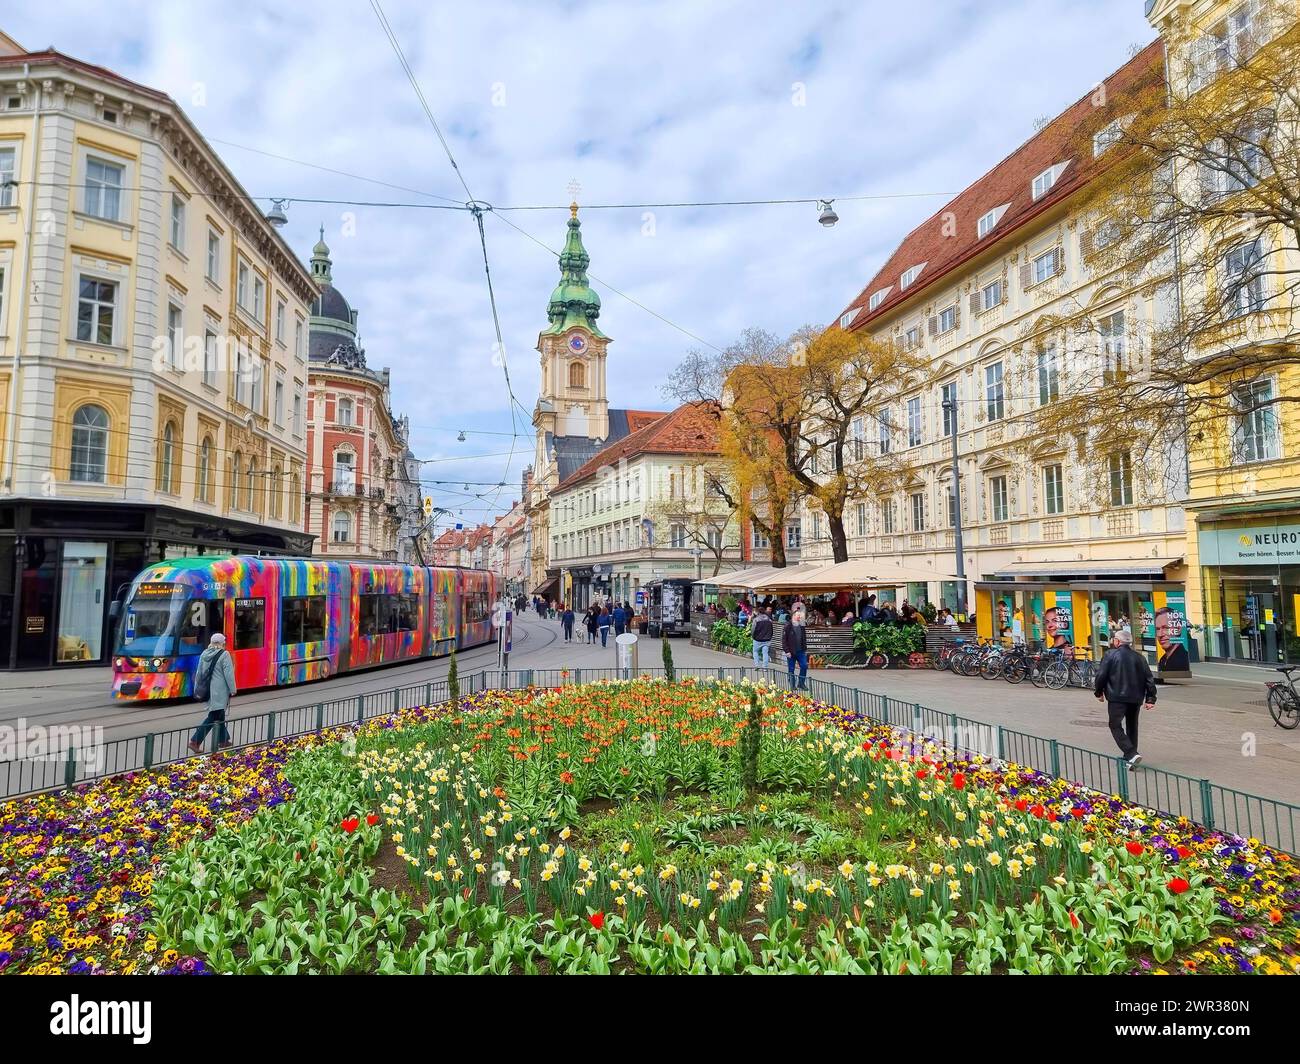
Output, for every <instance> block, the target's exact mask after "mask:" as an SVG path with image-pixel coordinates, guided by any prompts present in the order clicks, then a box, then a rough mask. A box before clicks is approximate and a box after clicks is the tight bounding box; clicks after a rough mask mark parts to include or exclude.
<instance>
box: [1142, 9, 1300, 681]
mask: <svg viewBox="0 0 1300 1064" xmlns="http://www.w3.org/2000/svg"><path fill="white" fill-rule="evenodd" d="M1147 16H1148V18H1149V19H1150V21H1151V23H1152V25H1153V26H1155V27H1156V29H1157V30H1159V31H1160V34H1161V36H1162V38H1164V39H1165V41H1166V42H1167V43H1168V47H1169V53H1170V62H1169V77H1170V87H1171V90H1172V91H1173V93H1174V95H1175V96H1178V97H1180V96H1184V95H1186V96H1188V97H1191V98H1193V99H1195V97H1196V95H1197V94H1199V93H1211V92H1214V91H1216V88H1215V87H1216V85H1218V86H1219V89H1220V91H1223V92H1225V93H1226V94H1229V95H1230V94H1231V93H1232V92H1233V87H1232V86H1231V85H1230V84H1229V85H1222V84H1220V79H1231V78H1234V77H1240V76H1242V75H1245V77H1242V81H1241V83H1240V84H1239V86H1238V87H1239V88H1245V89H1246V91H1248V92H1249V91H1253V89H1251V88H1249V86H1251V85H1252V82H1251V81H1249V80H1248V72H1246V71H1243V70H1239V69H1237V68H1238V67H1239V66H1248V65H1250V64H1252V63H1256V62H1259V61H1260V59H1261V58H1262V55H1263V50H1265V49H1267V48H1268V47H1269V45H1270V42H1276V41H1277V40H1278V38H1279V37H1280V36H1282V35H1283V34H1284V33H1286V32H1288V31H1294V28H1295V25H1296V21H1297V18H1300V4H1297V3H1296V0H1276V2H1272V0H1263V2H1261V0H1201V2H1197V3H1189V2H1187V0H1151V2H1149V3H1148V5H1147ZM1288 47H1291V48H1294V45H1289V46H1288ZM1292 73H1293V74H1294V71H1292ZM1260 105H1261V107H1269V108H1270V109H1271V107H1272V106H1273V103H1272V102H1271V101H1268V100H1262V99H1261V101H1260ZM1210 106H1211V107H1213V105H1210ZM1278 118H1279V125H1280V124H1281V123H1282V122H1286V121H1288V120H1289V122H1290V123H1291V126H1292V129H1294V123H1295V122H1296V120H1297V116H1296V115H1295V114H1294V113H1291V114H1289V115H1287V114H1285V113H1279V114H1278ZM1295 143H1296V140H1295V134H1294V132H1292V133H1291V134H1290V141H1289V144H1290V146H1291V149H1292V150H1294V146H1295ZM1196 179H1197V178H1196V175H1192V174H1189V175H1187V180H1189V181H1190V180H1196ZM1238 193H1240V189H1238ZM1244 214H1245V212H1244V211H1243V217H1242V219H1241V220H1240V223H1239V224H1237V225H1236V226H1235V227H1231V228H1224V227H1222V226H1216V229H1215V233H1214V236H1213V239H1212V243H1211V242H1210V240H1209V238H1207V236H1206V234H1205V231H1204V228H1203V229H1202V230H1201V231H1200V232H1191V233H1188V234H1187V235H1186V237H1185V243H1184V246H1183V248H1182V253H1183V259H1184V261H1188V260H1189V259H1191V260H1192V261H1203V262H1206V263H1209V264H1210V266H1211V267H1212V269H1207V270H1201V271H1196V270H1193V271H1188V273H1190V274H1191V276H1190V278H1188V277H1185V278H1184V283H1183V289H1184V290H1183V292H1182V297H1183V299H1184V301H1185V302H1187V303H1189V304H1193V305H1194V304H1196V301H1204V300H1205V299H1206V292H1205V291H1204V288H1205V286H1206V285H1212V284H1214V283H1215V281H1214V280H1211V279H1221V278H1223V277H1224V276H1226V275H1227V274H1228V273H1229V272H1230V271H1231V264H1232V262H1233V261H1234V260H1233V259H1232V256H1234V255H1236V256H1238V258H1240V253H1241V249H1243V248H1248V249H1255V250H1256V251H1257V259H1258V262H1259V263H1260V264H1261V268H1260V269H1259V276H1258V278H1257V280H1254V281H1248V282H1247V283H1246V284H1244V285H1242V286H1241V287H1240V289H1239V294H1240V301H1239V304H1238V305H1237V306H1234V307H1228V308H1225V310H1224V313H1223V314H1222V316H1221V317H1220V318H1219V319H1218V320H1215V321H1214V322H1212V323H1211V325H1212V327H1210V328H1207V329H1204V330H1203V331H1202V332H1200V333H1198V334H1197V335H1196V336H1195V337H1194V341H1195V343H1194V351H1193V357H1194V358H1196V359H1197V360H1198V361H1199V360H1205V361H1207V362H1208V361H1212V360H1213V359H1214V358H1215V356H1216V354H1218V353H1220V352H1224V351H1230V350H1233V349H1236V350H1238V351H1240V350H1242V349H1246V350H1250V351H1256V352H1261V353H1262V352H1271V354H1270V355H1269V357H1267V358H1263V357H1261V358H1260V360H1259V361H1260V364H1261V365H1262V366H1265V368H1264V369H1262V370H1261V371H1260V372H1259V373H1258V374H1257V375H1254V374H1246V375H1245V376H1242V377H1240V379H1239V380H1234V386H1233V388H1232V389H1231V392H1230V399H1231V403H1232V405H1233V406H1234V407H1236V412H1235V413H1228V414H1227V416H1225V417H1221V418H1217V419H1215V420H1214V421H1213V422H1212V423H1210V424H1209V425H1208V426H1206V427H1205V429H1204V430H1203V431H1202V430H1201V429H1200V428H1198V427H1197V426H1192V430H1191V435H1192V440H1193V445H1192V447H1191V450H1190V498H1189V500H1188V503H1187V507H1188V514H1189V518H1190V520H1189V522H1188V531H1187V563H1188V574H1187V609H1188V617H1189V620H1190V621H1191V622H1192V625H1193V630H1194V633H1195V638H1196V639H1197V641H1198V643H1199V645H1200V649H1201V653H1202V655H1203V656H1206V657H1211V658H1218V659H1223V660H1229V661H1253V662H1259V663H1267V664H1277V663H1280V662H1282V661H1287V662H1291V663H1300V638H1297V637H1298V636H1300V629H1297V617H1300V423H1298V422H1297V420H1296V418H1295V417H1294V415H1293V414H1292V413H1291V412H1290V410H1289V408H1288V404H1286V403H1279V402H1278V400H1279V398H1281V397H1284V396H1289V397H1292V398H1294V397H1295V396H1297V395H1300V367H1298V366H1297V344H1296V338H1297V336H1298V335H1300V332H1298V330H1297V326H1300V321H1297V308H1296V299H1295V291H1294V288H1293V287H1292V284H1293V282H1292V281H1291V280H1290V278H1294V277H1295V276H1296V275H1297V271H1300V253H1298V250H1297V248H1296V247H1295V235H1294V232H1289V233H1284V232H1280V231H1277V230H1269V229H1267V228H1264V229H1263V230H1260V229H1258V228H1255V227H1253V226H1252V225H1251V224H1250V222H1249V221H1248V219H1247V218H1246V217H1244ZM1198 436H1199V437H1200V438H1199V439H1198V438H1197V437H1198Z"/></svg>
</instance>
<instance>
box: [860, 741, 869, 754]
mask: <svg viewBox="0 0 1300 1064" xmlns="http://www.w3.org/2000/svg"><path fill="white" fill-rule="evenodd" d="M862 749H863V752H864V753H865V752H866V751H867V750H870V749H871V744H870V743H863V744H862Z"/></svg>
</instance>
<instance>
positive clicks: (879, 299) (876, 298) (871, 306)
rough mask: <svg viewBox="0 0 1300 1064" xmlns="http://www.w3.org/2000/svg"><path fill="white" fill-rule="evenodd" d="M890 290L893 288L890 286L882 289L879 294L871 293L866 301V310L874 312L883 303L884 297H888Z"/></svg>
mask: <svg viewBox="0 0 1300 1064" xmlns="http://www.w3.org/2000/svg"><path fill="white" fill-rule="evenodd" d="M892 290H893V286H892V285H891V286H890V287H889V288H882V289H881V290H880V291H879V292H872V293H871V298H870V299H869V300H867V310H875V309H876V308H877V307H878V306H880V304H881V303H883V302H884V301H885V297H886V296H887V295H889V293H890V292H891V291H892Z"/></svg>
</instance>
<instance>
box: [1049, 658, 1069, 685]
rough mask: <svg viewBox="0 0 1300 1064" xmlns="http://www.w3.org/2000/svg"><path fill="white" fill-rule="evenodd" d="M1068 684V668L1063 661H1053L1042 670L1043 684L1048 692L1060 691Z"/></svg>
mask: <svg viewBox="0 0 1300 1064" xmlns="http://www.w3.org/2000/svg"><path fill="white" fill-rule="evenodd" d="M1069 682H1070V667H1069V666H1068V665H1067V664H1066V663H1065V662H1063V661H1053V662H1051V663H1050V664H1049V665H1048V666H1047V668H1046V669H1044V670H1043V683H1044V684H1046V685H1047V687H1048V689H1049V690H1052V691H1060V690H1063V689H1064V687H1065V685H1066V684H1067V683H1069Z"/></svg>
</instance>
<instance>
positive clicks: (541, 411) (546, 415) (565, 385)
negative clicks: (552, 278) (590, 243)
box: [533, 203, 609, 440]
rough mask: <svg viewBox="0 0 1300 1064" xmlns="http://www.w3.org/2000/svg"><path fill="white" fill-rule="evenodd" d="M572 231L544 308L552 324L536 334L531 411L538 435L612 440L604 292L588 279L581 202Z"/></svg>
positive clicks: (572, 206)
mask: <svg viewBox="0 0 1300 1064" xmlns="http://www.w3.org/2000/svg"><path fill="white" fill-rule="evenodd" d="M569 214H570V217H569V232H568V236H567V237H566V239H565V241H564V250H563V251H562V252H561V253H560V283H559V284H558V285H556V286H555V291H553V292H552V293H551V299H550V302H549V303H548V304H547V307H546V318H547V321H548V322H549V324H548V325H547V327H546V328H545V329H543V330H542V332H541V334H540V335H539V336H538V338H537V351H538V353H539V354H540V355H541V362H542V385H541V390H540V393H539V395H538V399H537V407H536V409H535V410H534V412H533V425H534V426H535V427H536V428H537V434H538V436H539V438H541V437H544V436H546V435H547V434H550V435H551V436H553V437H555V436H560V437H578V438H583V439H588V440H605V439H608V438H609V399H608V396H607V393H606V390H605V349H606V347H607V346H608V345H609V337H607V336H606V335H605V334H604V333H602V332H601V331H600V327H599V326H598V325H597V324H596V319H597V318H599V317H600V296H598V295H597V294H596V293H595V291H594V290H593V289H592V287H591V282H590V281H589V280H588V279H587V266H588V265H589V264H590V262H591V258H590V256H589V255H588V254H587V249H586V248H584V247H583V246H582V223H581V222H579V221H578V205H577V204H576V203H573V204H570V206H569Z"/></svg>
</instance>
